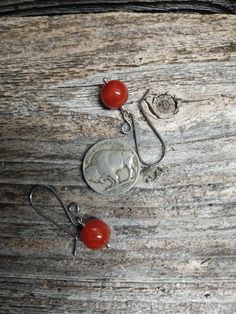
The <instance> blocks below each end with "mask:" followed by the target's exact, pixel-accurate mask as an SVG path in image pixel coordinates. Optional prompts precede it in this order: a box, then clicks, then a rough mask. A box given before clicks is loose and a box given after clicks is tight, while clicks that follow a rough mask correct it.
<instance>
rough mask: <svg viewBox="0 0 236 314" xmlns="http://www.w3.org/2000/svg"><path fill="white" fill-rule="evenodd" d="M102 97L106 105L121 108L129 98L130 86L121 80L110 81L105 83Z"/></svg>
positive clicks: (111, 107)
mask: <svg viewBox="0 0 236 314" xmlns="http://www.w3.org/2000/svg"><path fill="white" fill-rule="evenodd" d="M101 99H102V102H103V103H104V105H105V106H106V107H108V108H110V109H119V108H120V107H122V106H123V105H124V104H125V103H126V101H127V100H128V88H127V86H126V85H125V84H124V83H123V82H121V81H118V80H111V81H108V82H106V83H105V84H104V85H103V88H102V92H101Z"/></svg>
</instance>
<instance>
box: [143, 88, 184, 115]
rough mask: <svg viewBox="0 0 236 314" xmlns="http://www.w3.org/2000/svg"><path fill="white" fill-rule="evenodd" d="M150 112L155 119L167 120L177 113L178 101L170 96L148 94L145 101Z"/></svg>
mask: <svg viewBox="0 0 236 314" xmlns="http://www.w3.org/2000/svg"><path fill="white" fill-rule="evenodd" d="M145 100H146V103H147V105H148V108H149V110H150V112H151V113H152V114H153V115H154V116H155V117H157V118H160V119H168V118H171V117H173V115H175V114H176V113H177V112H178V111H179V106H178V99H177V98H176V97H175V96H171V95H170V94H168V93H166V94H161V95H157V94H150V95H148V97H147V98H146V99H145Z"/></svg>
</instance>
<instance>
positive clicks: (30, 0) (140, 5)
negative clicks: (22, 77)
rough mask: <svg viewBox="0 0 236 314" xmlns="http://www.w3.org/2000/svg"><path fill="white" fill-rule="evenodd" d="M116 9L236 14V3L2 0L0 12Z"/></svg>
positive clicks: (230, 0)
mask: <svg viewBox="0 0 236 314" xmlns="http://www.w3.org/2000/svg"><path fill="white" fill-rule="evenodd" d="M114 11H134V12H149V13H151V12H152V13H157V12H168V13H169V12H177V13H181V12H182V13H202V14H206V13H207V14H209V13H228V14H235V12H236V3H235V1H234V0H209V1H203V0H195V1H193V0H181V1H180V0H158V1H157V0H144V1H140V0H138V1H134V0H123V1H116V0H115V1H114V0H113V1H105V0H102V1H98V0H85V1H78V0H70V1H68V0H50V1H44V0H20V1H19V0H2V1H1V3H0V15H2V16H3V15H21V16H27V15H28V16H33V15H34V16H35V15H36V16H37V15H55V14H57V15H58V14H72V13H104V12H114Z"/></svg>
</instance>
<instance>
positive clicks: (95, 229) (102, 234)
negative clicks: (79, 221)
mask: <svg viewBox="0 0 236 314" xmlns="http://www.w3.org/2000/svg"><path fill="white" fill-rule="evenodd" d="M110 234H111V230H110V228H109V226H108V225H107V224H106V223H105V222H104V221H102V220H100V219H95V218H94V219H91V220H89V221H88V222H86V224H85V226H84V227H83V229H82V230H81V232H80V238H81V240H82V241H83V242H84V244H85V245H86V246H87V247H88V248H90V249H93V250H99V249H102V248H104V247H105V246H106V245H107V244H108V243H109V240H110Z"/></svg>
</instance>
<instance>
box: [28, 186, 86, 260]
mask: <svg viewBox="0 0 236 314" xmlns="http://www.w3.org/2000/svg"><path fill="white" fill-rule="evenodd" d="M39 189H45V190H48V191H49V192H50V193H52V194H53V195H54V196H55V197H56V199H57V200H58V201H59V203H60V205H61V207H62V208H63V209H64V211H65V213H66V215H67V217H68V219H69V221H70V222H71V223H72V224H73V225H75V226H78V225H81V226H83V225H84V224H83V222H82V219H81V218H80V217H79V216H73V214H72V208H75V207H76V211H77V212H78V211H79V207H78V205H77V204H76V203H71V204H70V205H69V208H68V209H67V208H66V206H65V205H64V203H63V202H62V200H61V198H60V197H59V195H58V194H57V192H56V191H55V190H54V189H53V188H51V187H50V186H48V185H35V186H33V188H32V189H31V191H30V194H29V201H30V205H31V206H32V207H33V209H34V210H36V212H38V213H39V214H40V215H41V216H43V217H44V218H45V219H46V220H48V221H50V222H52V223H53V224H54V225H56V226H57V227H58V228H59V229H61V230H63V231H65V232H66V233H68V234H69V235H71V236H72V237H73V238H74V249H73V254H74V255H76V253H77V243H78V240H79V238H78V236H77V235H76V234H75V233H73V232H71V231H70V230H69V229H67V228H65V227H63V226H61V225H60V224H58V223H57V222H56V221H55V220H54V219H52V218H51V217H49V216H48V215H46V214H44V213H43V212H42V211H41V210H40V209H38V208H37V207H36V205H35V203H34V201H33V195H34V193H35V192H36V191H38V190H39ZM75 219H76V220H75Z"/></svg>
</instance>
